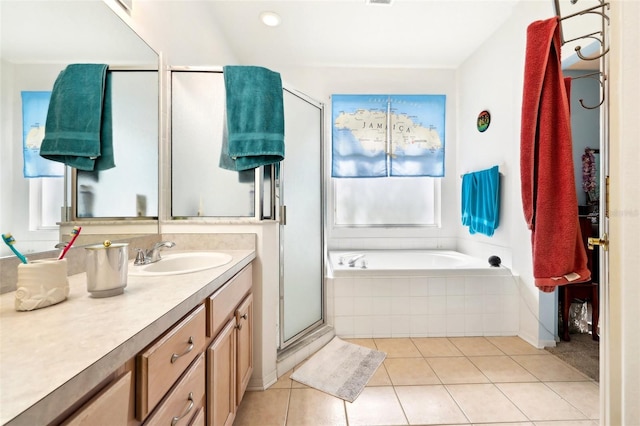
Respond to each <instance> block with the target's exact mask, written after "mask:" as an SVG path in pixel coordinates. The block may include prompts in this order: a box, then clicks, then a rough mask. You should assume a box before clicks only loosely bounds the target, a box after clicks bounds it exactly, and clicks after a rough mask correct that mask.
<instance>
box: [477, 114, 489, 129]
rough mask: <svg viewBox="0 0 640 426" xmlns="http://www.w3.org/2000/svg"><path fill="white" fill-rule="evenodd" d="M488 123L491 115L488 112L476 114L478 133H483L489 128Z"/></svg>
mask: <svg viewBox="0 0 640 426" xmlns="http://www.w3.org/2000/svg"><path fill="white" fill-rule="evenodd" d="M489 123H491V114H489V111H482V112H481V113H480V114H478V131H479V132H484V131H485V130H487V129H488V128H489Z"/></svg>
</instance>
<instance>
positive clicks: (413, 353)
mask: <svg viewBox="0 0 640 426" xmlns="http://www.w3.org/2000/svg"><path fill="white" fill-rule="evenodd" d="M373 340H374V341H375V343H376V346H377V347H378V350H379V351H381V352H384V353H386V354H387V358H420V357H422V354H421V353H420V351H419V350H418V348H416V345H414V344H413V342H412V341H411V339H409V338H401V339H373Z"/></svg>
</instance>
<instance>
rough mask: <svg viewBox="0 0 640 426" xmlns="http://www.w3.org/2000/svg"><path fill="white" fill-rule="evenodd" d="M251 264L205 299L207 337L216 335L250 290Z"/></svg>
mask: <svg viewBox="0 0 640 426" xmlns="http://www.w3.org/2000/svg"><path fill="white" fill-rule="evenodd" d="M252 279H253V276H252V268H251V264H249V265H247V266H246V267H245V268H244V269H243V270H242V271H240V272H238V274H237V275H236V276H235V277H233V278H231V279H230V280H229V281H228V282H227V283H226V284H225V285H224V286H222V288H220V289H219V290H218V291H216V292H215V293H213V294H212V295H211V296H209V298H208V299H207V337H212V336H215V335H216V334H218V332H219V331H220V330H221V329H222V327H223V326H224V325H225V324H226V323H227V320H228V319H229V318H231V317H232V316H233V314H234V313H235V310H236V306H238V304H239V303H240V302H241V301H242V299H244V296H245V295H246V294H247V293H248V292H249V290H251V283H252Z"/></svg>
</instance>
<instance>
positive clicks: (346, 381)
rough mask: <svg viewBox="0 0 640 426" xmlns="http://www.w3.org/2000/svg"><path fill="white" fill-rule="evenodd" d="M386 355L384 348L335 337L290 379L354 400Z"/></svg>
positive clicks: (346, 399) (350, 400)
mask: <svg viewBox="0 0 640 426" xmlns="http://www.w3.org/2000/svg"><path fill="white" fill-rule="evenodd" d="M386 356H387V354H385V353H384V352H380V351H376V350H374V349H369V348H365V347H363V346H360V345H355V344H353V343H349V342H345V341H344V340H341V339H340V338H338V337H334V338H333V340H331V341H330V342H329V343H328V344H327V345H326V346H325V347H323V348H322V349H320V350H319V351H318V352H316V354H315V355H313V356H312V357H311V358H310V359H309V360H308V361H307V362H305V363H304V364H303V365H302V367H300V368H299V369H297V370H295V371H294V372H293V374H292V375H291V379H293V380H295V381H296V382H300V383H303V384H305V385H307V386H311V387H312V388H316V389H318V390H321V391H323V392H326V393H328V394H330V395H333V396H337V397H338V398H341V399H344V400H345V401H349V402H353V401H355V400H356V398H357V397H358V395H360V393H361V392H362V390H363V389H364V387H365V386H366V384H367V383H368V382H369V380H370V379H371V377H372V376H373V374H374V373H375V372H376V370H377V369H378V367H379V366H380V364H382V361H384V359H385V357H386Z"/></svg>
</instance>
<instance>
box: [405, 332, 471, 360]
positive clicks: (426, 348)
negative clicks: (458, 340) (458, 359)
mask: <svg viewBox="0 0 640 426" xmlns="http://www.w3.org/2000/svg"><path fill="white" fill-rule="evenodd" d="M411 340H413V344H414V345H416V347H417V348H418V350H419V351H420V353H421V354H422V356H424V357H436V356H463V354H462V352H460V350H458V348H457V347H456V346H455V345H454V344H453V343H451V341H450V340H449V339H447V338H446V337H417V338H416V337H414V338H413V339H411Z"/></svg>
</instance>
